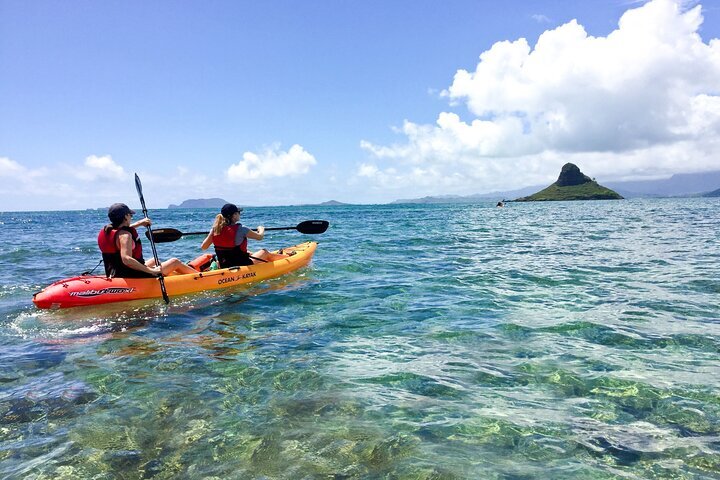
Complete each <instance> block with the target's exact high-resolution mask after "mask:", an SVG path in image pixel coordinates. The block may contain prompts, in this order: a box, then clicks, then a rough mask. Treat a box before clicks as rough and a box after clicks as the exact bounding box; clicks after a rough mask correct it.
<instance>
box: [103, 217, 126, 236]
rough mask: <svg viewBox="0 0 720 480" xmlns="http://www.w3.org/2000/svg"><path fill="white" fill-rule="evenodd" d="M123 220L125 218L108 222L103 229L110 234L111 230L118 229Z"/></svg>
mask: <svg viewBox="0 0 720 480" xmlns="http://www.w3.org/2000/svg"><path fill="white" fill-rule="evenodd" d="M123 221H124V220H121V221H119V222H112V223H108V224H107V225H105V226H104V227H103V231H104V232H105V234H108V233H110V230H112V229H117V228H118V227H119V226H120V224H121V223H122V222H123Z"/></svg>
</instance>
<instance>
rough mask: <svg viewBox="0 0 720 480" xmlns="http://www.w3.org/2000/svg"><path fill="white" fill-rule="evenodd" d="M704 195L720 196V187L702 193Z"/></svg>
mask: <svg viewBox="0 0 720 480" xmlns="http://www.w3.org/2000/svg"><path fill="white" fill-rule="evenodd" d="M702 196H703V197H720V188H718V189H717V190H713V191H712V192H708V193H705V194H703V195H702Z"/></svg>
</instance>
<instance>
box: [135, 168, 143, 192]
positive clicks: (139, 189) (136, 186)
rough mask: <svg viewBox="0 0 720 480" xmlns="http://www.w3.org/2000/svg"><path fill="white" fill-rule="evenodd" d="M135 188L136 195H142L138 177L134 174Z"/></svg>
mask: <svg viewBox="0 0 720 480" xmlns="http://www.w3.org/2000/svg"><path fill="white" fill-rule="evenodd" d="M135 188H137V192H138V195H142V183H140V177H138V174H137V173H136V174H135Z"/></svg>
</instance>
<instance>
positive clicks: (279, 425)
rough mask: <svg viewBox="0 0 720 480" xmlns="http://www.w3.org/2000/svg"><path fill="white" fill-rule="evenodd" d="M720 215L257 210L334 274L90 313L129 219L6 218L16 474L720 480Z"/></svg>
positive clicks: (3, 379) (1, 412) (3, 466)
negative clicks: (75, 304) (307, 231)
mask: <svg viewBox="0 0 720 480" xmlns="http://www.w3.org/2000/svg"><path fill="white" fill-rule="evenodd" d="M719 207H720V202H719V201H718V200H716V199H678V200H631V201H621V202H601V201H598V202H570V203H565V202H563V203H547V204H538V203H535V204H510V205H509V206H508V207H507V208H504V209H498V208H494V204H476V205H429V206H407V205H405V206H395V205H393V206H361V207H360V206H352V207H322V208H321V207H293V208H250V209H248V210H246V212H245V215H244V220H245V222H246V223H247V224H249V225H251V226H254V225H257V224H260V223H263V224H265V225H266V226H286V225H295V224H297V223H298V222H300V221H302V220H306V219H327V220H329V221H330V222H331V227H330V229H329V230H328V231H327V232H326V233H325V234H323V235H319V236H313V237H311V236H303V235H300V234H298V233H297V232H273V233H271V234H270V233H269V234H268V236H267V238H266V240H265V241H263V242H254V243H253V246H257V247H260V246H265V247H268V248H273V249H274V248H280V247H282V246H287V245H292V244H295V243H299V242H300V241H304V240H309V239H316V240H319V241H320V245H319V248H318V250H317V252H316V255H315V259H314V261H313V264H312V266H311V267H309V268H307V269H304V270H301V271H299V272H296V273H294V274H291V275H289V276H286V277H284V278H281V279H276V280H273V281H270V282H267V283H264V284H262V285H256V286H251V287H246V288H239V289H234V290H224V291H217V292H209V293H205V294H200V295H194V296H186V297H180V298H174V299H172V302H171V305H170V306H168V307H165V306H164V305H163V304H162V303H161V302H138V303H131V304H120V305H112V306H106V307H97V308H85V309H83V308H81V309H68V310H64V311H40V310H36V309H35V308H34V307H33V306H32V303H31V297H32V293H33V292H35V291H37V290H39V289H40V288H41V287H43V286H44V285H46V284H48V283H50V282H52V281H54V280H57V279H58V278H60V277H64V276H70V275H74V274H77V273H80V272H83V271H86V270H90V269H91V268H92V267H93V266H94V265H95V264H96V263H97V262H98V260H99V254H98V252H97V247H96V243H95V236H96V233H97V230H98V228H99V226H100V225H102V224H103V223H104V220H105V218H104V212H97V211H87V212H61V213H58V212H47V213H38V212H33V213H0V478H38V479H40V478H48V479H49V478H98V479H110V478H128V479H131V478H156V479H163V478H223V479H224V478H293V479H295V478H392V479H456V478H491V479H492V478H668V477H671V478H720V356H719V354H720V268H719V267H718V265H719V264H720V234H719V233H720V232H719V229H720V213H718V211H719V210H720V209H719ZM213 213H214V212H213V211H210V210H191V211H183V210H156V211H152V212H151V216H152V217H153V219H154V222H155V225H156V226H157V227H175V228H179V229H180V230H184V231H194V230H204V229H206V228H208V227H209V223H210V221H211V219H212V215H213ZM201 240H202V238H201V237H186V238H184V239H182V240H180V241H178V242H175V243H169V244H162V245H159V246H158V248H159V254H160V256H161V257H162V258H167V257H169V256H177V257H179V258H181V259H183V260H189V259H191V258H193V257H194V256H195V255H196V254H197V253H198V251H199V243H200V241H201ZM145 248H146V249H149V247H148V245H147V242H146V244H145ZM101 269H102V267H100V270H101Z"/></svg>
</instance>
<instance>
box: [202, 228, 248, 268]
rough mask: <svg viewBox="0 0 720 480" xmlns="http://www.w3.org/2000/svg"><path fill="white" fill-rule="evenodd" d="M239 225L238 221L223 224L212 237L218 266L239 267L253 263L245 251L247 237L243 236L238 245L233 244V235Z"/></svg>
mask: <svg viewBox="0 0 720 480" xmlns="http://www.w3.org/2000/svg"><path fill="white" fill-rule="evenodd" d="M240 226H241V225H240V224H239V223H236V224H235V225H225V226H224V227H223V229H222V230H221V231H220V235H213V237H212V242H213V245H215V254H216V255H217V259H218V263H219V264H220V268H229V267H239V266H243V265H252V263H253V262H252V260H251V259H250V256H249V255H248V251H247V237H245V238H243V241H242V242H241V243H240V245H235V236H236V235H237V231H238V228H240Z"/></svg>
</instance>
